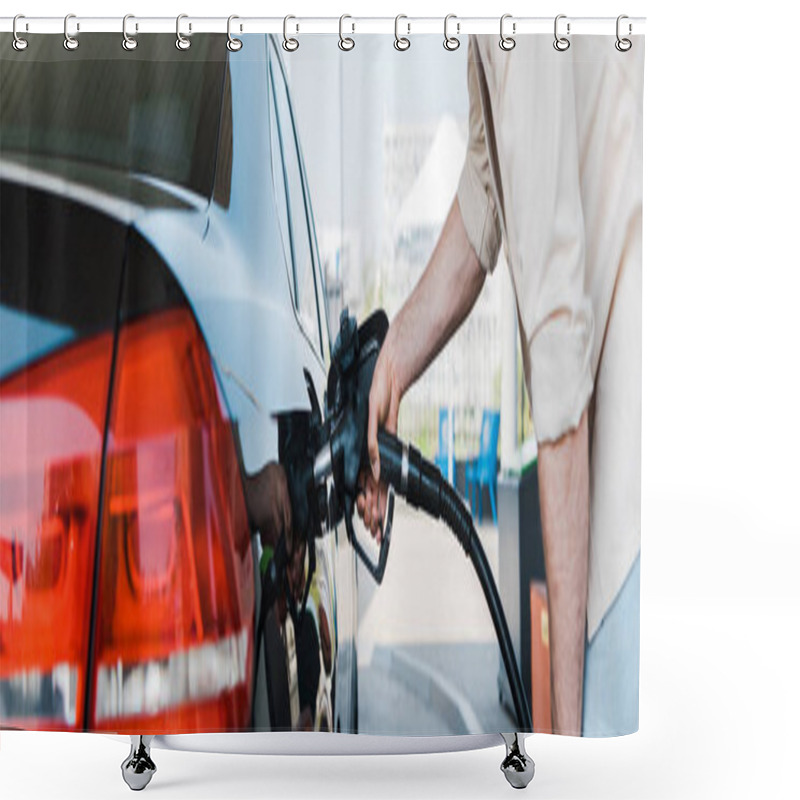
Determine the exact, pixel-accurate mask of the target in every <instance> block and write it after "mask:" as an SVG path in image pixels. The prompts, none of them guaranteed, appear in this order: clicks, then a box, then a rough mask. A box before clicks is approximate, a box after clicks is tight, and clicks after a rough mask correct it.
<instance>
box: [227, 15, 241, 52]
mask: <svg viewBox="0 0 800 800" xmlns="http://www.w3.org/2000/svg"><path fill="white" fill-rule="evenodd" d="M235 19H239V17H237V16H236V14H231V15H230V16H229V17H228V41H227V42H226V44H225V47H227V48H228V50H230V51H231V53H236V52H238V51H239V50H241V49H242V44H243V42H242V40H241V39H237V38H236V37H235V36H234V35H233V34H232V33H231V22H233V21H234V20H235ZM239 30H241V27H240V28H239Z"/></svg>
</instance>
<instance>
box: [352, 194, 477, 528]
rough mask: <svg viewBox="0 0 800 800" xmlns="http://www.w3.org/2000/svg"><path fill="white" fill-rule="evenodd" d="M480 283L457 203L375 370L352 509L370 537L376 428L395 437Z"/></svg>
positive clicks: (374, 513) (375, 499)
mask: <svg viewBox="0 0 800 800" xmlns="http://www.w3.org/2000/svg"><path fill="white" fill-rule="evenodd" d="M485 278H486V271H485V270H484V269H483V267H482V266H481V264H480V261H479V260H478V257H477V255H476V254H475V250H474V249H473V248H472V245H471V244H470V241H469V239H468V238H467V231H466V229H465V227H464V221H463V219H462V218H461V210H460V208H459V204H458V199H457V198H456V199H454V200H453V204H452V206H451V207H450V212H449V213H448V215H447V220H446V221H445V224H444V227H443V228H442V232H441V234H440V236H439V240H438V242H437V243H436V247H435V249H434V251H433V254H432V255H431V258H430V261H429V262H428V265H427V267H426V268H425V272H424V273H423V274H422V277H421V278H420V280H419V282H418V283H417V285H416V286H415V287H414V291H413V292H412V293H411V295H410V296H409V297H408V299H407V300H406V302H405V303H404V304H403V307H402V308H401V309H400V311H399V313H398V314H397V316H396V317H395V318H394V320H393V321H392V324H391V325H390V327H389V331H388V333H387V334H386V341H385V342H384V343H383V347H382V348H381V351H380V355H379V356H378V361H377V363H376V365H375V373H374V376H373V379H372V389H371V390H370V394H369V427H368V431H367V445H368V447H369V457H370V463H371V465H372V479H370V480H367V485H366V488H365V494H364V495H360V496H359V498H358V504H357V505H358V513H359V514H360V515H361V516H362V517H363V519H364V523H365V524H366V525H367V526H368V527H369V528H370V529H371V531H372V533H373V535H378V534H379V533H380V521H381V518H382V509H381V508H380V507H379V506H380V500H379V492H378V483H377V481H378V479H379V477H380V456H379V454H378V428H379V427H385V428H386V430H388V431H390V432H392V433H396V432H397V415H398V410H399V407H400V400H401V399H402V398H403V395H404V394H405V393H406V391H408V389H409V387H410V386H411V385H412V384H413V383H414V381H416V380H417V378H418V377H419V376H420V375H421V374H422V373H423V372H424V371H425V370H426V369H427V367H428V365H429V364H430V363H431V361H432V360H433V359H434V358H435V357H436V356H437V355H438V354H439V352H440V351H441V349H442V348H443V347H444V346H445V344H447V342H448V340H449V339H450V337H451V336H452V335H453V334H454V333H455V332H456V330H457V329H458V327H459V326H460V325H461V323H462V322H463V321H464V318H465V317H466V316H467V314H469V312H470V310H471V309H472V307H473V306H474V305H475V301H476V300H477V299H478V295H479V294H480V292H481V289H482V288H483V282H484V280H485Z"/></svg>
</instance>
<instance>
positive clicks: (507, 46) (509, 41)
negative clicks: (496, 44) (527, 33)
mask: <svg viewBox="0 0 800 800" xmlns="http://www.w3.org/2000/svg"><path fill="white" fill-rule="evenodd" d="M507 19H511V14H503V16H502V17H500V49H501V50H505V51H506V52H508V51H509V50H513V49H514V48H515V47H516V46H517V40H516V39H515V38H514V37H513V36H506V34H505V32H504V26H505V22H506V20H507ZM511 30H512V32H513V33H516V31H517V23H516V22H515V23H513V24H512V27H511Z"/></svg>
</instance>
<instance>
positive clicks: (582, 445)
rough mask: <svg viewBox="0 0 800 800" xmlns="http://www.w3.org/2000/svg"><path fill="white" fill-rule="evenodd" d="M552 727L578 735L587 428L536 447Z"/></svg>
mask: <svg viewBox="0 0 800 800" xmlns="http://www.w3.org/2000/svg"><path fill="white" fill-rule="evenodd" d="M539 497H540V505H541V513H542V538H543V540H544V557H545V570H546V572H547V593H548V600H549V606H550V664H551V697H552V713H553V729H554V731H555V732H556V733H568V734H573V735H576V736H580V734H581V721H582V709H583V662H584V650H585V642H586V594H587V585H588V564H589V426H588V419H587V412H586V411H584V412H583V416H582V417H581V421H580V423H579V424H578V427H577V428H575V429H574V430H573V431H570V432H569V433H567V434H565V435H564V436H562V437H561V438H560V439H558V440H557V441H555V442H552V443H544V444H542V445H541V446H540V447H539Z"/></svg>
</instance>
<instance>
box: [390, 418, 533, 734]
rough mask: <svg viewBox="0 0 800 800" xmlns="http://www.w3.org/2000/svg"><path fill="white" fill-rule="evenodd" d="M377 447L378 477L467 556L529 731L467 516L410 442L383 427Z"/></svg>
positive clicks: (491, 587) (523, 727)
mask: <svg viewBox="0 0 800 800" xmlns="http://www.w3.org/2000/svg"><path fill="white" fill-rule="evenodd" d="M378 450H379V451H380V456H381V481H383V482H384V483H387V484H391V485H392V486H393V487H394V490H395V492H397V493H398V494H400V495H402V496H403V497H405V498H406V500H407V501H408V502H409V503H410V504H411V505H412V506H414V507H415V508H421V509H422V510H423V511H425V512H426V513H428V514H430V515H431V516H432V517H434V518H435V519H440V518H441V519H442V520H443V521H444V522H445V524H446V525H447V526H448V527H449V528H450V530H451V531H452V532H453V533H454V534H455V536H456V538H457V539H458V542H459V544H460V545H461V547H462V548H463V550H464V552H465V553H466V555H467V556H468V557H469V558H470V560H471V561H472V565H473V567H474V569H475V574H476V575H477V576H478V580H479V581H480V584H481V588H482V589H483V594H484V596H485V597H486V603H487V605H488V606H489V613H490V614H491V616H492V622H493V623H494V629H495V633H496V634H497V641H498V643H499V645H500V653H501V655H502V657H503V664H504V665H505V669H506V674H507V675H508V683H509V686H510V687H511V695H512V698H513V700H514V708H515V711H516V714H517V721H518V724H519V726H520V727H519V732H530V731H532V730H533V724H532V722H531V709H530V705H529V704H528V702H527V699H526V697H525V689H524V687H523V685H522V678H521V677H520V673H519V667H518V665H517V660H516V657H515V655H514V648H513V645H512V644H511V636H510V635H509V632H508V624H507V622H506V616H505V613H504V612H503V605H502V603H501V602H500V595H499V593H498V591H497V585H496V584H495V582H494V577H493V576H492V571H491V568H490V567H489V562H488V561H487V560H486V553H485V552H484V550H483V545H482V544H481V541H480V539H479V538H478V534H477V532H476V531H475V526H474V524H473V522H472V515H471V514H470V513H469V511H468V510H467V508H466V506H465V505H464V501H463V500H462V499H461V497H460V496H459V495H458V494H457V492H456V490H455V489H454V488H453V487H452V486H451V485H450V484H449V483H448V482H447V481H446V480H445V479H444V477H443V476H442V473H441V472H440V471H439V469H438V467H436V465H434V464H432V463H431V462H430V461H427V460H426V459H424V458H423V457H422V454H421V453H420V452H419V450H417V449H416V448H415V447H413V446H412V445H406V444H404V443H403V442H401V441H400V439H398V438H397V437H396V436H393V435H392V434H391V433H388V432H387V431H384V430H380V431H378Z"/></svg>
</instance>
